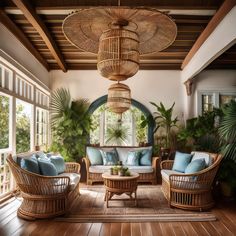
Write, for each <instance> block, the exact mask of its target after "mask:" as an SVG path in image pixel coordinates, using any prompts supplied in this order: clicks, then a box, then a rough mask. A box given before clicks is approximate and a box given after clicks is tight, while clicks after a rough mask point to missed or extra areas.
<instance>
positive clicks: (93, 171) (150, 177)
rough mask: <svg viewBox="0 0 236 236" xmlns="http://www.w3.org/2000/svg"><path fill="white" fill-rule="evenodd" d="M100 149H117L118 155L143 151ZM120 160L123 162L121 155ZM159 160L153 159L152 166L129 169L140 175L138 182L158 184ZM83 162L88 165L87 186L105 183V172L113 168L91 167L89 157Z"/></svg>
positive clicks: (134, 148)
mask: <svg viewBox="0 0 236 236" xmlns="http://www.w3.org/2000/svg"><path fill="white" fill-rule="evenodd" d="M100 148H102V149H105V150H106V149H111V148H116V149H117V150H118V155H119V153H120V152H123V154H125V153H126V152H128V151H135V150H141V149H143V148H141V147H100ZM150 148H151V147H150ZM119 159H120V160H122V159H121V158H120V155H119ZM159 160H160V158H159V157H152V162H151V165H150V166H129V169H130V171H133V172H137V173H139V179H138V182H143V183H151V184H156V183H157V172H158V169H159V166H160V163H159ZM83 161H84V162H85V165H86V172H87V184H88V185H92V184H93V183H95V182H103V178H102V174H103V173H104V172H107V171H109V170H110V168H111V166H104V165H91V162H90V160H89V158H88V156H86V157H84V158H83ZM122 161H123V160H122ZM123 163H124V161H123Z"/></svg>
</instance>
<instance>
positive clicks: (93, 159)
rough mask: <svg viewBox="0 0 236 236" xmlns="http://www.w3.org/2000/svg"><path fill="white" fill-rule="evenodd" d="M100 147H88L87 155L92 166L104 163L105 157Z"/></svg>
mask: <svg viewBox="0 0 236 236" xmlns="http://www.w3.org/2000/svg"><path fill="white" fill-rule="evenodd" d="M100 151H101V150H100V149H99V148H94V147H87V156H88V159H89V161H90V163H91V165H92V166H94V165H103V160H102V159H103V158H102V154H101V152H100Z"/></svg>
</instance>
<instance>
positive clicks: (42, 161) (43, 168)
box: [38, 158, 58, 176]
mask: <svg viewBox="0 0 236 236" xmlns="http://www.w3.org/2000/svg"><path fill="white" fill-rule="evenodd" d="M38 163H39V169H40V172H41V174H42V175H45V176H56V175H58V172H57V169H56V167H55V166H54V164H53V163H51V161H50V159H46V158H38Z"/></svg>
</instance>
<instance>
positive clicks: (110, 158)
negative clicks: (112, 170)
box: [100, 149, 119, 166]
mask: <svg viewBox="0 0 236 236" xmlns="http://www.w3.org/2000/svg"><path fill="white" fill-rule="evenodd" d="M100 152H101V155H102V159H103V165H105V166H109V165H116V164H117V162H118V160H119V158H118V154H117V152H116V150H115V149H114V150H111V151H104V150H100Z"/></svg>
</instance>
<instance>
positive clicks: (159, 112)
mask: <svg viewBox="0 0 236 236" xmlns="http://www.w3.org/2000/svg"><path fill="white" fill-rule="evenodd" d="M150 103H151V104H152V105H153V106H154V107H155V108H156V111H155V112H154V114H153V115H154V120H155V122H156V127H155V130H154V133H155V132H156V131H157V130H158V129H159V128H161V127H162V128H164V130H165V139H166V142H165V147H166V148H169V147H170V140H171V128H173V127H177V125H176V124H177V122H178V118H177V116H176V117H175V118H172V115H173V109H174V105H175V103H173V105H172V106H171V107H170V108H165V106H164V105H163V103H162V102H160V105H157V104H156V103H154V102H150Z"/></svg>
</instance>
